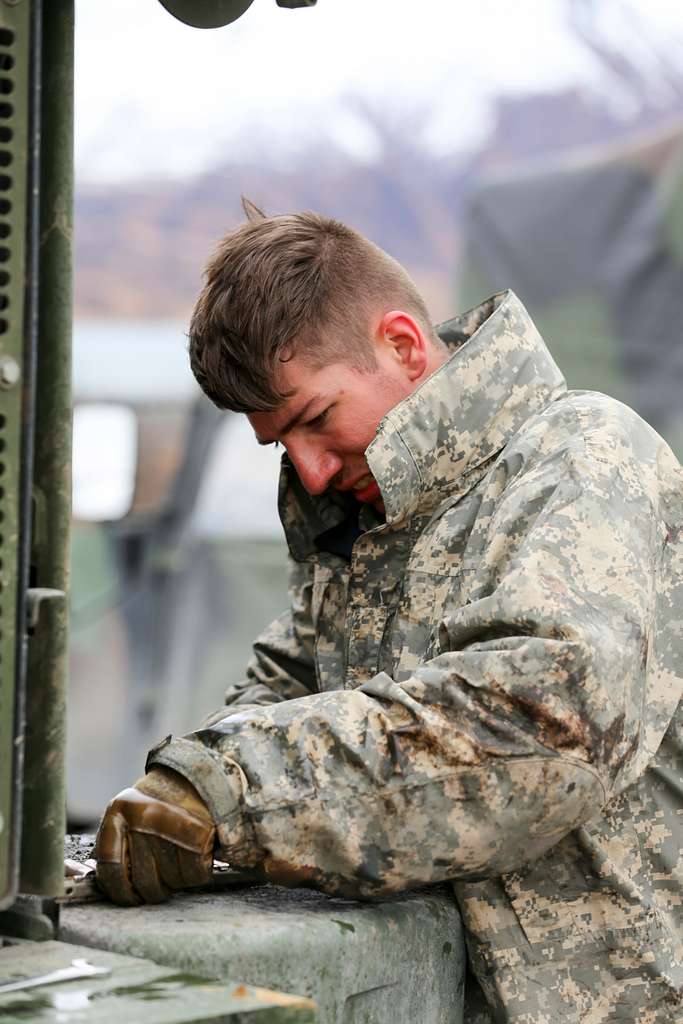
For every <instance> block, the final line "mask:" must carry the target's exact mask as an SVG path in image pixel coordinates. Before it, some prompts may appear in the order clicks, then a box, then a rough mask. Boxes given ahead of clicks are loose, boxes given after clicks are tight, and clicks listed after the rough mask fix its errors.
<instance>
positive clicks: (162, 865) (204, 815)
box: [94, 768, 216, 907]
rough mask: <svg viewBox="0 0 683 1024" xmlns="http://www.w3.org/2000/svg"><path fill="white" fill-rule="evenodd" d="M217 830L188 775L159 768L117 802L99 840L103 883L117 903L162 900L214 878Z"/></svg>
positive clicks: (107, 814)
mask: <svg viewBox="0 0 683 1024" xmlns="http://www.w3.org/2000/svg"><path fill="white" fill-rule="evenodd" d="M215 838H216V829H215V826H214V823H213V820H212V818H211V815H210V814H209V811H208V808H207V807H206V804H205V803H204V802H203V800H202V799H201V798H200V796H199V794H198V793H197V790H196V789H195V788H194V786H192V785H191V784H190V783H189V782H188V781H187V779H185V778H183V776H182V775H179V774H178V772H174V771H172V770H171V769H170V768H153V769H152V770H151V771H150V772H148V773H147V775H145V776H144V777H143V778H142V779H138V781H137V782H136V783H135V785H134V786H132V787H131V788H130V789H124V790H122V792H120V793H119V794H118V796H115V797H114V799H113V800H112V801H111V803H110V804H109V806H108V807H107V809H106V811H105V812H104V816H103V818H102V821H101V823H100V828H99V831H98V833H97V839H96V841H95V851H94V856H95V859H96V860H97V881H98V882H99V884H100V887H101V888H102V889H103V890H104V892H105V893H106V894H107V896H109V898H110V899H111V900H113V902H114V903H120V904H122V905H123V906H128V907H132V906H136V905H138V904H139V903H161V902H163V900H165V899H168V897H169V895H170V894H171V892H172V891H173V890H174V889H186V888H191V887H192V886H197V885H206V884H207V883H208V882H209V881H210V880H211V869H212V865H213V847H214V842H215Z"/></svg>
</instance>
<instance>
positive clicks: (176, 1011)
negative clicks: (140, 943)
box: [0, 942, 315, 1024]
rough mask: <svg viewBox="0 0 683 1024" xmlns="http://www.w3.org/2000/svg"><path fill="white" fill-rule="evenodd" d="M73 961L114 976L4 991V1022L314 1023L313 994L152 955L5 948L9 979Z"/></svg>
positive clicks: (4, 970)
mask: <svg viewBox="0 0 683 1024" xmlns="http://www.w3.org/2000/svg"><path fill="white" fill-rule="evenodd" d="M74 960H82V961H85V962H86V964H87V965H88V966H92V967H95V968H106V969H107V971H108V973H106V974H100V975H94V976H91V977H85V978H81V979H75V980H72V981H63V982H59V983H52V984H46V985H40V986H36V987H32V988H28V989H23V990H22V989H19V990H17V991H14V992H7V993H5V994H3V993H1V992H0V1017H1V1018H2V1020H3V1022H4V1024H13V1022H16V1024H64V1022H65V1021H79V1022H80V1024H119V1022H120V1021H132V1022H134V1024H135V1022H138V1021H145V1024H190V1022H192V1024H202V1022H207V1024H208V1022H211V1024H222V1022H225V1024H313V1022H314V1021H315V1008H314V1006H313V1004H312V1003H311V1001H310V1000H309V999H306V998H303V997H300V996H290V995H287V994H285V993H283V992H273V991H269V990H266V989H263V988H252V987H251V986H250V985H244V984H242V983H241V982H236V981H228V980H225V981H222V982H215V981H210V980H208V979H207V978H206V977H202V976H201V974H199V975H197V974H187V973H182V974H179V973H178V972H177V971H174V970H169V968H168V967H160V966H159V965H158V964H155V963H153V962H152V961H151V960H141V959H139V958H137V957H132V956H121V955H119V954H117V953H101V952H99V951H97V950H92V949H84V948H83V947H79V946H71V945H68V944H66V943H63V942H43V943H40V944H39V945H36V944H33V943H25V944H22V945H21V946H14V947H11V946H10V947H7V948H5V949H0V976H1V977H2V981H3V982H15V981H21V980H22V979H29V978H38V977H42V976H44V975H45V974H48V973H51V972H52V971H56V970H63V969H64V968H68V967H70V966H71V964H72V962H73V961H74Z"/></svg>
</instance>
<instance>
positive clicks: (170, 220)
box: [75, 69, 683, 321]
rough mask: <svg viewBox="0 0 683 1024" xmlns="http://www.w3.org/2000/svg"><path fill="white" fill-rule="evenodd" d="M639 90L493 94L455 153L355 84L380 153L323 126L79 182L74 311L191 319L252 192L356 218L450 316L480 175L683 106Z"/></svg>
mask: <svg viewBox="0 0 683 1024" xmlns="http://www.w3.org/2000/svg"><path fill="white" fill-rule="evenodd" d="M627 70H628V69H627ZM628 74H630V75H631V77H633V76H632V74H631V72H630V71H629V72H628ZM622 78H623V75H622ZM636 85H638V82H636ZM638 91H639V93H640V95H641V101H640V102H639V103H637V104H631V107H630V109H629V110H628V111H627V113H626V114H624V111H623V109H622V110H619V109H618V106H617V105H615V104H614V102H612V97H611V96H610V93H609V91H607V92H606V93H605V95H603V96H597V95H595V94H591V93H588V92H585V91H583V90H580V89H577V88H572V89H566V90H564V91H561V92H557V93H552V94H539V95H528V96H501V97H498V98H496V100H495V101H494V103H493V105H492V118H491V129H490V132H489V134H488V136H487V138H486V140H485V141H484V142H483V144H482V145H481V146H480V147H479V148H478V149H477V150H476V151H474V152H470V153H466V154H462V153H460V154H454V155H453V156H451V157H448V158H438V157H435V156H434V155H432V154H431V153H430V152H429V151H428V150H427V149H426V148H425V147H422V146H420V143H419V138H420V131H419V126H420V113H421V112H420V111H419V110H414V111H412V112H408V113H406V114H405V115H404V116H403V117H402V119H401V120H400V122H397V119H396V117H395V115H394V116H389V115H387V114H386V112H383V111H382V110H381V109H377V108H373V107H372V106H370V105H369V104H368V102H367V101H366V100H363V99H361V98H360V97H349V98H348V103H349V105H350V107H352V108H353V110H354V114H355V115H356V116H359V115H360V116H362V117H364V118H365V119H366V120H367V122H368V125H369V127H370V128H371V130H372V131H373V133H374V135H375V137H376V138H377V139H378V141H379V149H378V152H379V156H378V158H377V159H376V160H374V161H373V162H369V163H368V162H365V163H363V162H359V161H358V160H357V159H354V158H353V157H351V156H350V155H349V154H348V153H346V152H345V151H343V150H342V149H340V148H338V147H336V146H334V145H333V144H331V143H330V142H329V141H328V140H325V139H323V140H321V141H320V143H318V144H316V145H315V146H310V147H309V148H308V149H306V150H304V151H302V152H300V153H298V154H297V156H296V157H295V158H293V159H290V160H288V161H284V160H282V159H280V154H278V153H277V152H273V153H268V151H267V150H265V149H264V151H263V153H262V155H261V156H260V157H259V159H258V160H256V159H253V158H252V159H251V160H245V161H244V162H240V161H239V159H235V158H234V155H233V158H232V159H231V161H230V162H229V163H228V162H226V163H225V164H224V165H223V166H221V167H216V168H215V169H212V170H210V171H207V172H205V173H202V174H200V175H196V176H194V177H191V178H186V179H183V180H166V181H151V180H148V181H140V182H139V183H133V184H131V183H127V184H125V185H123V184H122V185H118V186H112V185H107V186H104V185H92V184H86V183H84V184H82V185H80V187H78V188H77V193H76V242H75V261H76V308H75V312H76V316H78V317H103V318H104V317H129V318H145V317H155V318H164V317H168V318H176V319H183V320H186V319H187V318H188V317H189V313H190V311H191V309H192V305H193V302H194V299H195V297H196V295H197V293H198V291H199V288H200V287H201V272H202V267H203V266H204V264H205V262H206V260H207V257H208V255H209V253H210V252H211V250H212V249H213V248H214V247H215V245H216V244H217V242H218V240H219V239H220V237H221V236H222V235H223V234H225V232H226V231H228V230H229V229H230V228H231V227H233V226H234V225H236V224H237V223H239V221H240V220H241V219H242V214H241V210H240V196H241V195H246V196H248V197H249V198H250V199H252V200H254V201H255V202H256V203H257V204H258V205H260V206H262V207H263V208H264V209H265V210H266V212H267V213H284V212H291V211H295V210H301V209H314V210H317V211H319V212H322V213H325V214H327V215H330V216H335V217H338V218H339V219H341V220H343V221H345V222H346V223H348V224H350V225H352V226H353V227H355V228H357V229H358V230H360V231H361V232H362V233H364V234H366V235H367V236H368V237H369V238H371V239H372V240H373V241H375V242H376V243H377V244H378V245H380V246H381V247H382V248H384V249H386V250H387V251H388V252H390V253H391V254H392V255H393V256H395V257H396V258H397V259H398V260H400V261H401V262H402V263H403V264H404V265H405V266H406V268H407V269H408V270H409V271H410V273H411V274H412V275H413V277H414V279H415V281H416V283H417V284H418V287H420V289H421V290H422V292H423V294H424V295H425V298H426V299H427V302H428V305H429V306H430V309H431V312H432V315H433V317H434V319H435V320H437V321H438V320H441V319H444V318H446V317H448V316H450V315H452V313H453V309H452V306H453V295H454V292H455V281H456V278H457V265H458V253H459V247H460V239H461V221H462V212H463V209H464V206H465V203H466V201H467V196H468V195H469V194H470V192H471V190H472V188H473V186H474V185H475V184H476V182H477V181H479V180H481V178H482V177H483V176H487V175H489V174H491V173H495V174H506V173H510V172H513V171H514V170H516V169H519V168H520V167H523V166H525V165H526V164H528V162H529V161H537V160H538V159H543V160H544V161H548V160H550V161H552V160H554V159H556V158H559V157H561V156H562V155H563V154H566V153H568V152H572V151H574V150H576V148H577V147H586V146H589V147H590V146H604V145H609V144H614V143H618V142H622V141H623V142H627V141H630V140H633V139H636V138H638V137H639V136H640V135H642V134H643V133H648V134H650V133H652V132H654V131H656V130H657V129H658V128H660V127H663V126H668V127H670V126H671V124H672V118H673V119H675V118H676V117H679V116H683V90H679V89H676V90H674V91H672V94H671V96H670V97H669V98H668V100H667V102H666V103H661V102H654V101H651V100H650V99H649V98H648V96H647V94H646V90H645V88H644V87H643V88H640V89H639V90H638ZM643 97H645V98H644V99H643Z"/></svg>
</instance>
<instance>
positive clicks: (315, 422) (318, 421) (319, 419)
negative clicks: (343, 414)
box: [306, 406, 330, 427]
mask: <svg viewBox="0 0 683 1024" xmlns="http://www.w3.org/2000/svg"><path fill="white" fill-rule="evenodd" d="M329 411H330V406H328V407H327V409H323V411H322V412H319V413H318V415H317V416H314V417H313V419H312V420H307V421H306V426H307V427H321V426H322V425H323V423H324V422H325V420H326V419H327V415H328V413H329Z"/></svg>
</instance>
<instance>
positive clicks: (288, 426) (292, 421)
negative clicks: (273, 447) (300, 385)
mask: <svg viewBox="0 0 683 1024" xmlns="http://www.w3.org/2000/svg"><path fill="white" fill-rule="evenodd" d="M319 398H320V395H319V394H318V395H313V397H312V398H309V399H308V401H307V402H306V404H305V405H303V406H302V407H301V409H299V411H298V412H295V413H294V415H293V416H291V417H290V418H289V419H288V420H287V422H286V423H285V424H284V426H283V427H282V429H281V430H280V437H283V436H284V435H285V434H288V433H289V431H290V430H293V429H294V427H295V426H296V425H297V423H300V422H301V420H302V419H303V418H304V416H306V414H307V413H308V410H309V409H310V408H311V406H312V405H313V404H314V403H315V402H317V401H318V399H319ZM256 440H257V441H258V443H259V444H273V443H274V442H275V441H276V440H277V438H273V439H272V440H266V438H264V437H259V436H258V434H257V435H256Z"/></svg>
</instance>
